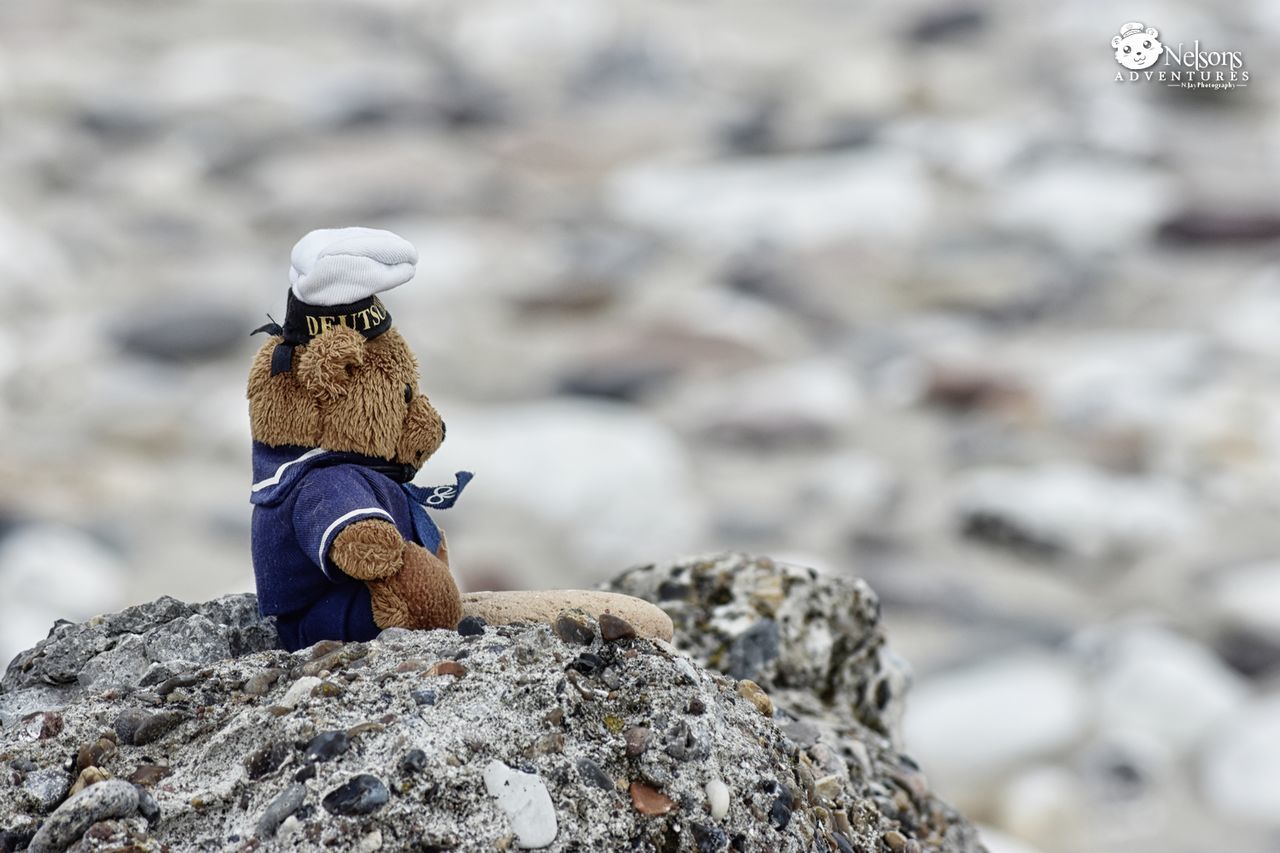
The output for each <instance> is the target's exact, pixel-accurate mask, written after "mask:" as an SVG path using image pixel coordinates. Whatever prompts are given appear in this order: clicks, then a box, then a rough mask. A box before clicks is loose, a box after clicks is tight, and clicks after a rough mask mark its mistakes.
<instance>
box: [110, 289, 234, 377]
mask: <svg viewBox="0 0 1280 853" xmlns="http://www.w3.org/2000/svg"><path fill="white" fill-rule="evenodd" d="M138 307H139V306H135V308H134V309H133V310H128V311H127V312H126V314H125V315H124V318H123V319H122V320H120V321H119V322H117V323H116V324H115V328H114V329H113V334H112V336H113V337H114V338H115V339H116V341H117V342H118V343H119V344H120V346H121V347H122V348H123V349H124V351H125V352H127V353H130V354H132V355H140V356H143V357H145V358H149V359H153V360H155V361H159V362H166V363H178V364H188V363H191V362H197V361H206V360H209V359H214V358H218V357H219V356H223V355H228V354H230V353H235V352H242V351H244V349H245V329H246V328H248V326H249V320H248V318H247V317H245V315H244V313H243V311H241V310H232V309H229V308H227V307H225V306H223V305H218V304H199V303H198V302H192V301H189V300H182V301H175V302H170V303H168V304H165V303H157V302H155V301H154V300H153V301H148V303H147V304H146V306H145V309H144V310H138Z"/></svg>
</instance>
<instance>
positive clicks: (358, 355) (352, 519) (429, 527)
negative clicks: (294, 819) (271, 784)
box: [248, 228, 471, 651]
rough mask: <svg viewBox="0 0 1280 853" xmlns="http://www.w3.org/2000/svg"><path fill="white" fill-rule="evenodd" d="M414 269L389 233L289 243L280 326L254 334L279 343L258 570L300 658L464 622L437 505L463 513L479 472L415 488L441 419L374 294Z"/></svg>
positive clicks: (263, 461) (344, 231) (261, 492)
mask: <svg viewBox="0 0 1280 853" xmlns="http://www.w3.org/2000/svg"><path fill="white" fill-rule="evenodd" d="M417 261H418V255H417V252H416V251H415V249H414V248H413V246H412V245H410V244H409V243H408V242H407V241H405V240H404V239H402V238H400V237H398V236H396V235H395V234H392V233H390V232H388V231H380V230H375V229H371V228H339V229H325V230H320V231H313V232H311V233H310V234H308V235H306V236H305V237H303V238H302V239H301V240H299V241H298V243H297V245H295V246H294V247H293V252H292V256H291V262H292V268H291V269H290V271H289V279H290V284H291V286H290V288H289V293H288V297H287V299H288V302H287V308H286V311H285V317H284V324H283V325H279V324H276V323H275V322H274V321H273V322H272V323H269V324H267V325H265V326H263V327H262V328H260V329H257V330H255V332H254V333H255V334H257V333H258V332H268V333H270V334H271V336H272V337H271V339H270V340H269V341H267V343H266V344H265V345H264V346H263V347H262V348H261V349H260V350H259V351H258V353H257V356H256V357H255V358H254V360H253V366H252V368H251V369H250V371H249V388H248V396H249V418H250V422H251V426H252V432H253V487H252V491H251V498H250V500H251V502H252V504H253V567H254V575H255V579H256V582H257V589H258V602H259V610H260V611H261V613H262V615H264V616H266V615H271V616H275V617H276V625H277V630H278V631H279V634H280V641H281V643H282V644H283V645H284V647H285V648H286V649H289V650H290V651H294V650H296V649H299V648H302V647H304V646H308V645H311V644H312V643H315V642H317V641H319V640H369V639H372V638H373V637H375V636H376V635H377V634H378V633H379V631H380V630H381V629H384V628H391V627H400V628H453V627H455V626H456V625H457V624H458V621H459V619H460V618H461V617H462V605H461V598H460V596H459V593H458V588H457V586H456V585H455V583H454V580H453V577H452V576H451V574H450V572H449V555H448V546H447V545H446V542H445V537H444V532H443V531H442V530H441V529H440V527H439V526H438V525H437V524H436V522H435V520H434V519H433V518H432V516H431V515H430V514H429V512H428V510H432V511H434V510H437V509H446V508H448V507H450V506H452V505H453V503H454V501H455V500H457V498H458V496H459V495H460V494H461V492H462V490H463V487H464V486H466V484H467V482H468V481H469V480H470V479H471V474H470V473H468V472H465V471H463V472H459V473H458V474H457V475H456V477H455V482H454V483H452V484H450V485H446V486H437V487H435V488H421V487H418V486H414V485H412V484H411V483H410V480H412V478H413V477H414V475H415V474H416V473H417V471H418V469H419V468H420V467H421V466H422V464H423V463H424V462H426V461H427V459H429V458H430V457H431V454H432V453H434V452H435V451H436V449H437V448H438V447H440V444H441V442H443V441H444V437H445V426H444V421H442V420H441V419H440V415H439V413H437V412H436V410H435V409H434V408H433V407H432V405H431V403H430V401H429V400H428V399H427V397H426V395H424V394H423V393H422V392H421V391H420V390H419V388H418V365H417V362H416V360H415V359H414V356H413V353H412V352H411V351H410V350H409V346H408V345H407V344H406V343H405V341H404V338H402V337H401V336H400V333H399V332H398V331H396V330H395V329H394V328H392V325H391V314H390V312H388V310H387V308H386V306H384V305H383V303H382V301H381V300H380V299H379V297H378V294H379V293H382V292H384V291H387V290H390V289H392V288H394V287H398V286H400V285H402V284H404V283H406V282H407V281H409V280H410V279H411V278H412V277H413V274H414V269H415V265H416V264H417Z"/></svg>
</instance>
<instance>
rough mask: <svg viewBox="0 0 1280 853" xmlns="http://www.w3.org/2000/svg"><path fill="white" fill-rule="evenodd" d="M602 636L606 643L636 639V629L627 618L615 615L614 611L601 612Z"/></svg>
mask: <svg viewBox="0 0 1280 853" xmlns="http://www.w3.org/2000/svg"><path fill="white" fill-rule="evenodd" d="M600 636H601V637H602V638H604V641H605V642H606V643H616V642H617V641H618V640H630V639H634V638H635V636H636V629H635V628H633V627H632V626H631V623H630V622H628V621H627V620H626V619H623V618H621V617H618V616H614V615H613V614H612V613H602V614H600Z"/></svg>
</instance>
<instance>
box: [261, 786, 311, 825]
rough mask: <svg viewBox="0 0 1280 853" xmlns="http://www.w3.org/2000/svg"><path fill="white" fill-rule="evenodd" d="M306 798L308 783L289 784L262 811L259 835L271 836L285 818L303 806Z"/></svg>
mask: <svg viewBox="0 0 1280 853" xmlns="http://www.w3.org/2000/svg"><path fill="white" fill-rule="evenodd" d="M306 799H307V786H306V785H303V784H302V783H300V782H293V783H292V784H290V785H288V786H287V787H286V788H285V789H284V790H283V791H281V792H280V793H279V794H277V795H276V798H275V799H273V800H272V801H271V802H270V803H269V804H268V805H267V808H266V810H264V811H263V812H262V817H260V818H258V835H259V836H261V837H263V838H271V837H272V836H273V835H275V834H276V830H277V829H279V828H280V824H282V823H284V821H285V818H287V817H289V816H290V815H292V814H293V813H294V812H296V811H297V810H298V809H299V808H301V806H302V803H303V802H304V801H305V800H306Z"/></svg>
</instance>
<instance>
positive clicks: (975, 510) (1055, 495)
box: [956, 463, 1198, 560]
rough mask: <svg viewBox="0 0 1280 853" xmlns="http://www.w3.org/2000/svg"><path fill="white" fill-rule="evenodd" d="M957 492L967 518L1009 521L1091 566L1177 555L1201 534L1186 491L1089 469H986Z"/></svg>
mask: <svg viewBox="0 0 1280 853" xmlns="http://www.w3.org/2000/svg"><path fill="white" fill-rule="evenodd" d="M957 492H958V494H957V497H956V507H957V511H958V512H959V514H960V515H961V516H970V515H974V514H982V515H990V516H995V517H997V518H1002V519H1005V520H1007V522H1008V523H1009V524H1011V525H1012V526H1013V527H1015V528H1016V529H1018V530H1020V531H1022V532H1023V533H1024V534H1025V535H1027V536H1028V537H1030V538H1031V539H1033V540H1035V541H1037V542H1042V543H1045V544H1046V545H1051V546H1053V547H1056V548H1060V549H1062V550H1064V551H1065V552H1067V553H1069V554H1071V555H1073V556H1076V557H1082V558H1085V559H1093V560H1101V559H1107V558H1111V557H1118V556H1126V555H1129V554H1132V553H1135V552H1141V551H1144V550H1148V549H1152V548H1158V547H1166V548H1167V547H1172V546H1174V545H1176V543H1178V542H1181V541H1186V540H1187V539H1188V538H1190V537H1191V536H1192V535H1193V534H1194V533H1195V532H1196V531H1197V529H1198V521H1197V516H1196V514H1195V512H1194V508H1193V505H1192V503H1191V501H1190V498H1189V497H1188V495H1187V494H1186V492H1185V490H1184V489H1182V488H1181V487H1180V486H1179V485H1178V484H1176V483H1174V482H1172V481H1167V480H1161V479H1159V478H1156V477H1145V478H1137V477H1124V476H1118V475H1113V474H1108V473H1104V472H1102V471H1100V470H1098V469H1096V468H1092V467H1087V466H1083V465H1076V464H1067V463H1051V464H1045V465H1041V466H1037V467H1034V468H1026V469H1009V468H987V469H980V470H978V471H975V472H973V473H972V474H970V475H969V476H967V477H965V478H964V479H962V480H961V481H960V483H959V485H958V486H957Z"/></svg>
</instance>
